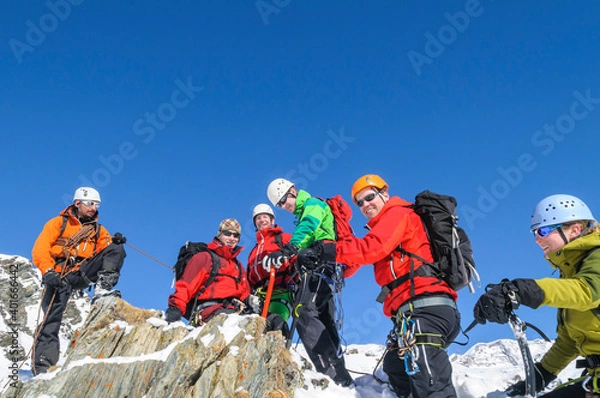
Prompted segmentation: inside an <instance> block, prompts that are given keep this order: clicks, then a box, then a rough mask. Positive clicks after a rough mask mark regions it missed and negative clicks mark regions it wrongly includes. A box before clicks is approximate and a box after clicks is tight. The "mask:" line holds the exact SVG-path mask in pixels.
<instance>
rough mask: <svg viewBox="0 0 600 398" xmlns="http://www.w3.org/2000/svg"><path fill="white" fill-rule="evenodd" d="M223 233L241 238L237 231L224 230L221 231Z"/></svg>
mask: <svg viewBox="0 0 600 398" xmlns="http://www.w3.org/2000/svg"><path fill="white" fill-rule="evenodd" d="M221 233H222V234H223V235H225V236H233V237H234V238H239V237H240V234H239V233H237V232H231V231H227V230H223V231H221Z"/></svg>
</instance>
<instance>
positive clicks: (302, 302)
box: [294, 273, 352, 382]
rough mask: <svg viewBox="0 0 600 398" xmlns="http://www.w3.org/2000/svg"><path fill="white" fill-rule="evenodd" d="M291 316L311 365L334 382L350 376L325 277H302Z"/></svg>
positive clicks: (333, 302) (332, 298) (331, 293)
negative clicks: (294, 318)
mask: <svg viewBox="0 0 600 398" xmlns="http://www.w3.org/2000/svg"><path fill="white" fill-rule="evenodd" d="M302 284H305V285H304V286H301V288H300V291H299V292H298V297H297V298H296V304H295V308H294V316H298V320H297V328H298V335H299V336H300V339H301V340H302V344H303V345H304V348H305V349H306V353H307V354H308V356H309V357H310V360H311V361H312V363H313V364H314V365H315V369H316V370H317V371H318V372H320V373H323V374H326V375H328V376H330V377H331V378H332V379H334V381H336V382H343V381H345V380H346V379H350V381H351V380H352V378H351V377H350V375H349V374H348V371H347V370H346V366H345V363H344V357H343V356H342V355H341V344H340V336H339V334H338V331H337V327H336V324H335V301H334V297H333V292H332V290H331V288H330V287H329V285H328V284H327V282H326V281H325V279H323V277H321V276H319V275H318V274H316V273H310V274H308V275H306V276H305V278H303V280H302Z"/></svg>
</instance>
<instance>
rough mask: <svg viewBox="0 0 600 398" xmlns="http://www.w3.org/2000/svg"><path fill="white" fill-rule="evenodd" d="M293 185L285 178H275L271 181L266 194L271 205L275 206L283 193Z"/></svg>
mask: <svg viewBox="0 0 600 398" xmlns="http://www.w3.org/2000/svg"><path fill="white" fill-rule="evenodd" d="M293 186H294V184H292V183H291V182H290V181H288V180H286V179H285V178H277V179H275V180H273V181H271V183H270V184H269V187H268V188H267V196H268V197H269V200H270V201H271V203H273V206H277V203H279V201H280V200H281V198H283V195H285V194H286V193H287V192H288V191H289V190H290V188H291V187H293Z"/></svg>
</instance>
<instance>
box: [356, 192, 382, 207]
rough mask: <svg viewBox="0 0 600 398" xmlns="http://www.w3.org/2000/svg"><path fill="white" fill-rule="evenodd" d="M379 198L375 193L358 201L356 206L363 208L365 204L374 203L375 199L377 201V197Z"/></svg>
mask: <svg viewBox="0 0 600 398" xmlns="http://www.w3.org/2000/svg"><path fill="white" fill-rule="evenodd" d="M376 196H377V194H376V193H375V192H373V193H370V194H368V195H367V196H365V197H364V198H362V199H360V200H357V201H356V205H357V206H358V207H363V205H364V204H365V202H372V201H373V199H375V197H376Z"/></svg>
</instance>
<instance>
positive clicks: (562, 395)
mask: <svg viewBox="0 0 600 398" xmlns="http://www.w3.org/2000/svg"><path fill="white" fill-rule="evenodd" d="M582 384H583V380H582V381H580V382H577V383H575V384H573V385H570V386H566V387H562V388H559V389H558V390H554V391H550V392H549V393H546V394H544V398H546V397H548V398H585V394H587V392H586V391H585V390H584V389H583V385H582Z"/></svg>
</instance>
